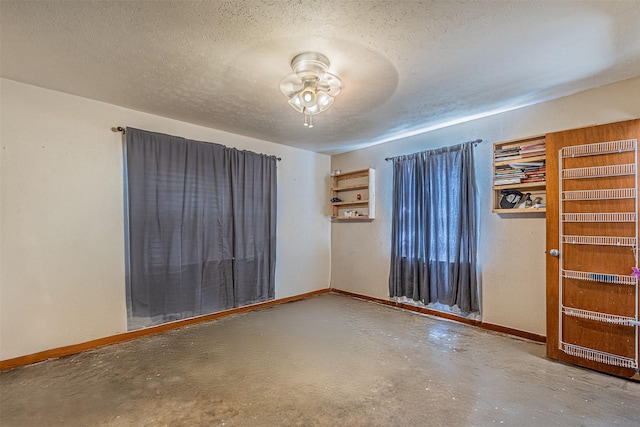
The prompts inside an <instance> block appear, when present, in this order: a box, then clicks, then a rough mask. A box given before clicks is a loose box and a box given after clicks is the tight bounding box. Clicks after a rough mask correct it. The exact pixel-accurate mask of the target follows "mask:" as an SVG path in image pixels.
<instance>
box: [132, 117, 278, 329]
mask: <svg viewBox="0 0 640 427" xmlns="http://www.w3.org/2000/svg"><path fill="white" fill-rule="evenodd" d="M126 158H127V171H126V172H127V193H128V202H129V204H128V216H129V230H128V242H129V245H128V249H129V260H128V261H129V275H128V284H127V287H128V289H127V296H128V308H129V310H128V311H129V313H128V314H129V329H136V328H138V327H141V326H147V325H152V324H158V323H164V322H168V321H172V320H178V319H183V318H187V317H193V316H198V315H202V314H208V313H213V312H217V311H221V310H225V309H229V308H233V307H238V306H242V305H246V304H252V303H256V302H260V301H265V300H267V299H272V298H274V294H275V285H274V282H275V237H276V231H275V227H276V159H275V157H273V156H266V155H261V154H256V153H251V152H247V151H239V150H236V149H233V148H228V147H224V146H222V145H218V144H210V143H205V142H198V141H190V140H186V139H184V138H179V137H173V136H169V135H163V134H158V133H152V132H145V131H141V130H138V129H133V128H127V131H126Z"/></svg>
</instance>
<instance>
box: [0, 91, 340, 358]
mask: <svg viewBox="0 0 640 427" xmlns="http://www.w3.org/2000/svg"><path fill="white" fill-rule="evenodd" d="M0 91H1V95H2V96H1V101H0V143H1V146H2V152H1V156H2V158H1V163H0V164H1V198H0V200H1V203H2V206H1V210H0V215H1V216H0V219H1V229H0V233H1V234H0V239H1V245H0V250H1V252H0V254H1V257H2V258H1V259H0V359H1V360H6V359H10V358H13V357H18V356H22V355H26V354H31V353H35V352H38V351H42V350H47V349H52V348H56V347H61V346H65V345H70V344H75V343H81V342H85V341H89V340H92V339H96V338H102V337H106V336H110V335H114V334H118V333H121V332H125V331H126V325H127V321H126V308H125V307H126V303H125V282H124V242H123V235H124V231H123V230H124V220H123V191H122V190H123V180H122V142H121V141H122V139H121V135H120V134H119V133H114V132H112V131H111V127H113V126H132V127H137V128H140V129H146V130H150V131H154V132H162V133H168V134H172V135H178V136H183V137H186V138H191V139H197V140H202V141H211V142H216V143H220V144H224V145H227V146H232V147H237V148H242V149H248V150H252V151H256V152H261V153H267V154H274V155H277V156H279V157H282V161H281V162H280V163H278V192H279V194H278V241H277V267H276V268H277V271H276V298H284V297H287V296H292V295H298V294H302V293H305V292H310V291H314V290H318V289H323V288H327V287H328V286H329V276H330V273H329V272H330V224H329V222H328V220H327V219H326V217H325V216H324V210H325V207H326V200H327V199H328V195H329V192H328V189H327V187H326V185H325V181H324V180H325V177H326V175H327V173H328V171H329V170H330V158H329V156H326V155H321V154H316V153H312V152H309V151H304V150H299V149H295V148H291V147H286V146H283V145H278V144H273V143H269V142H265V141H260V140H256V139H251V138H246V137H241V136H238V135H233V134H229V133H225V132H221V131H217V130H213V129H208V128H204V127H200V126H195V125H191V124H187V123H183V122H178V121H175V120H170V119H166V118H162V117H158V116H153V115H150V114H145V113H141V112H137V111H133V110H129V109H126V108H121V107H117V106H113V105H109V104H104V103H100V102H96V101H92V100H88V99H84V98H79V97H76V96H71V95H67V94H63V93H60V92H55V91H50V90H45V89H41V88H37V87H34V86H29V85H25V84H21V83H17V82H14V81H11V80H6V79H2V80H0Z"/></svg>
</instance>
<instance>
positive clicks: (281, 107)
mask: <svg viewBox="0 0 640 427" xmlns="http://www.w3.org/2000/svg"><path fill="white" fill-rule="evenodd" d="M639 22H640V1H639V0H630V1H614V0H605V1H524V0H516V1H509V0H501V1H388V2H387V1H371V0H370V1H364V0H362V1H361V0H322V1H320V0H315V1H306V0H295V1H286V0H281V1H278V0H271V1H268V0H238V1H209V2H206V1H170V0H164V1H62V0H58V1H25V0H22V1H6V0H2V1H1V2H0V75H1V76H2V77H5V78H7V79H11V80H16V81H20V82H24V83H28V84H33V85H36V86H41V87H44V88H49V89H53V90H58V91H61V92H66V93H70V94H75V95H79V96H83V97H86V98H91V99H95V100H99V101H103V102H107V103H111V104H116V105H120V106H124V107H128V108H132V109H136V110H140V111H146V112H149V113H153V114H157V115H160V116H165V117H171V118H174V119H178V120H182V121H185V122H190V123H195V124H199V125H203V126H208V127H212V128H216V129H220V130H223V131H227V132H232V133H236V134H240V135H246V136H250V137H254V138H259V139H263V140H267V141H272V142H276V143H281V144H286V145H291V146H296V147H300V148H303V149H308V150H313V151H317V152H322V153H328V154H333V153H339V152H344V151H350V150H353V149H356V148H360V147H364V146H368V145H372V144H376V143H380V142H385V141H390V140H393V139H397V138H401V137H403V136H408V135H412V134H417V133H420V132H424V131H427V130H429V129H434V128H437V127H441V126H446V125H447V124H451V123H456V122H460V121H464V120H468V119H470V118H474V117H481V116H484V115H489V114H493V113H496V112H500V111H506V110H509V109H513V108H518V107H521V106H525V105H531V104H534V103H538V102H542V101H545V100H549V99H553V98H558V97H561V96H565V95H569V94H571V93H575V92H578V91H582V90H586V89H589V88H593V87H598V86H602V85H605V84H608V83H612V82H616V81H620V80H625V79H628V78H631V77H635V76H640V26H639V25H638V23H639ZM303 51H318V52H321V53H323V54H325V55H326V56H328V57H329V59H330V60H331V67H330V70H331V72H332V73H334V74H336V75H338V76H339V77H340V78H341V79H342V81H343V84H344V89H343V91H342V93H341V94H339V95H338V96H337V97H336V101H335V104H334V105H333V106H332V107H331V108H330V109H329V110H328V111H326V112H324V113H322V114H320V115H318V116H315V118H314V123H315V127H314V128H313V129H307V128H305V127H304V126H302V123H303V117H302V115H301V114H299V113H296V112H295V111H294V110H293V109H292V108H291V107H290V106H289V105H287V100H286V98H285V97H284V95H282V93H280V91H279V86H278V85H279V82H280V80H281V79H282V78H283V77H284V76H286V75H287V74H289V73H290V72H291V68H290V65H289V62H290V60H291V58H292V57H293V56H294V55H295V54H297V53H300V52H303ZM634 96H639V95H638V94H635V95H634ZM112 125H126V123H122V124H120V123H113V124H112Z"/></svg>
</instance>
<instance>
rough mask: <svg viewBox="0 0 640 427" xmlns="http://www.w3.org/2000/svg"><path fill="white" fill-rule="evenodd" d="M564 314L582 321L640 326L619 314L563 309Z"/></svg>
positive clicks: (630, 318)
mask: <svg viewBox="0 0 640 427" xmlns="http://www.w3.org/2000/svg"><path fill="white" fill-rule="evenodd" d="M562 312H563V313H564V314H566V315H567V316H573V317H579V318H581V319H587V320H595V321H598V322H603V323H609V324H612V325H620V326H638V325H639V324H640V322H638V321H637V320H636V319H634V318H633V317H627V316H618V315H617V314H609V313H600V312H599V311H590V310H583V309H581V308H573V307H562Z"/></svg>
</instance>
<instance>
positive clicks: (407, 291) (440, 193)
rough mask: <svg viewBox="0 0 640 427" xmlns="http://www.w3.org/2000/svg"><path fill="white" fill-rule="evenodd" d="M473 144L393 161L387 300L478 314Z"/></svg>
mask: <svg viewBox="0 0 640 427" xmlns="http://www.w3.org/2000/svg"><path fill="white" fill-rule="evenodd" d="M475 196H476V183H475V171H474V162H473V144H472V143H464V144H459V145H455V146H451V147H444V148H441V149H437V150H429V151H424V152H421V153H415V154H411V155H406V156H399V157H395V158H393V218H392V236H391V245H392V247H391V269H390V274H389V295H390V296H391V297H407V298H410V299H412V300H414V301H420V302H422V303H424V304H429V303H435V302H438V303H441V304H446V305H448V306H451V307H452V306H454V305H455V306H457V307H458V308H459V309H460V311H462V312H464V313H470V312H477V311H479V298H478V285H477V274H476V268H477V262H476V258H477V254H476V247H477V242H476V239H477V237H476V236H477V232H476V200H475Z"/></svg>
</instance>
